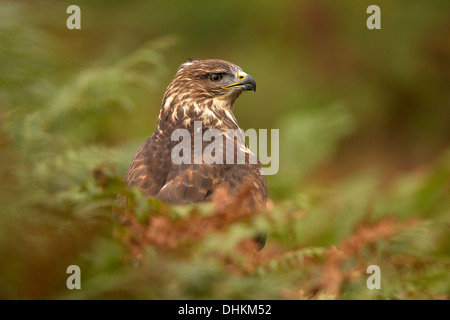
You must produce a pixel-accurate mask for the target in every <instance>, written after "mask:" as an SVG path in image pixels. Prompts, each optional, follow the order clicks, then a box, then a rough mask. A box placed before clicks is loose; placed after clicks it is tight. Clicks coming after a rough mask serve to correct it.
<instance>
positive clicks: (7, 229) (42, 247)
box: [0, 0, 450, 299]
mask: <svg viewBox="0 0 450 320" xmlns="http://www.w3.org/2000/svg"><path fill="white" fill-rule="evenodd" d="M76 4H77V5H79V6H80V8H81V16H82V22H81V24H82V29H81V30H68V29H67V28H66V24H65V21H66V19H67V17H68V16H69V15H68V14H67V13H66V8H67V6H68V4H67V3H64V2H61V1H58V2H54V1H39V2H38V3H34V2H33V5H30V2H29V1H28V2H27V1H2V2H1V3H0V125H1V126H0V158H1V162H0V179H1V183H0V203H1V204H2V206H1V209H0V299H122V298H125V299H448V298H449V294H450V273H449V272H448V270H449V268H450V257H449V252H450V239H449V234H450V233H449V226H450V127H449V125H448V123H449V119H450V113H449V112H450V108H449V106H450V91H449V90H448V88H449V83H450V82H449V80H450V79H449V75H450V42H449V41H448V34H449V31H450V30H449V27H450V24H449V21H450V17H449V12H450V11H449V9H450V8H449V7H450V3H448V2H445V1H435V2H426V1H421V2H414V3H409V2H408V3H404V2H398V3H397V2H389V3H388V2H386V1H382V0H380V1H379V5H380V7H381V10H382V29H381V30H372V31H371V30H368V29H367V28H366V25H365V20H366V18H367V16H368V15H367V14H366V8H367V6H368V5H370V4H373V3H372V2H370V3H369V2H368V1H359V2H358V3H355V2H353V1H339V2H336V1H332V0H323V1H312V0H308V1H294V0H292V1H280V2H279V3H278V2H277V3H275V2H273V1H270V2H269V1H260V2H258V5H255V3H253V2H242V1H239V2H236V1H228V2H212V1H206V2H205V1H197V0H195V1H189V2H188V1H176V4H174V5H173V6H168V5H167V3H166V2H162V1H154V2H152V1H134V2H133V3H132V4H127V5H124V4H122V3H120V5H119V3H111V2H110V1H106V0H101V1H95V2H92V1H77V3H76ZM175 6H176V7H177V10H174V7H175ZM186 58H221V59H225V60H229V61H231V62H234V63H236V64H238V65H240V66H241V67H242V68H243V69H244V70H245V71H246V72H248V73H250V74H251V75H252V76H253V77H254V78H255V79H256V81H257V83H258V91H257V92H256V93H254V94H253V93H252V94H246V95H243V96H242V97H240V98H239V100H238V102H237V105H236V111H235V113H236V117H237V119H238V120H239V123H240V125H241V127H242V128H244V129H247V128H267V129H271V128H276V129H279V130H280V170H279V172H278V174H276V175H274V176H270V177H268V185H269V197H270V199H271V200H270V205H269V208H268V210H267V211H266V212H262V213H261V214H259V215H256V216H253V217H248V216H246V215H243V214H241V213H240V212H239V203H230V204H227V205H226V206H224V207H221V208H215V207H213V206H210V205H192V206H184V207H178V206H169V205H167V204H164V203H161V202H159V201H157V200H155V199H147V198H145V197H143V195H142V194H141V193H140V192H139V191H138V190H126V188H125V186H124V183H123V181H122V178H123V176H124V173H125V171H126V169H127V167H128V165H129V164H130V162H131V159H132V157H133V155H134V152H135V151H136V149H137V148H138V146H139V145H140V143H141V142H142V141H144V140H145V139H146V138H147V137H148V136H149V135H150V134H151V133H152V132H153V130H154V127H155V126H156V119H157V115H158V112H159V107H160V102H161V98H162V95H163V93H164V90H165V87H166V85H167V84H168V83H169V81H170V79H171V77H172V76H173V74H174V72H175V70H176V68H177V66H178V65H179V64H181V63H182V62H184V61H185V60H186ZM116 194H126V195H127V196H128V197H129V198H130V199H131V201H130V206H129V207H128V208H127V210H126V212H125V213H124V214H125V217H126V218H125V219H124V218H123V217H119V216H117V215H115V214H113V212H112V211H113V210H112V209H113V206H114V199H115V195H116ZM257 230H266V231H267V233H268V240H267V244H266V247H265V248H264V249H263V250H262V251H260V252H256V251H255V250H254V248H253V246H251V244H250V242H249V239H250V238H251V237H252V235H253V234H254V232H255V231H257ZM74 264H75V265H78V266H80V268H81V279H82V280H81V290H68V289H67V287H66V279H67V277H68V276H69V275H68V274H67V273H66V269H67V267H68V266H69V265H74ZM369 265H378V266H379V267H380V269H381V289H380V290H376V289H375V290H369V289H368V288H367V286H366V280H367V278H368V277H369V274H367V273H366V269H367V267H368V266H369Z"/></svg>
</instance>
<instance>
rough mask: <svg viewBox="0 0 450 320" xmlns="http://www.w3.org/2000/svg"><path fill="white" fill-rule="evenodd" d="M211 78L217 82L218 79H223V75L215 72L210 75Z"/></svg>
mask: <svg viewBox="0 0 450 320" xmlns="http://www.w3.org/2000/svg"><path fill="white" fill-rule="evenodd" d="M209 79H210V80H211V81H213V82H217V81H220V80H222V75H221V74H220V73H213V74H212V75H211V76H210V77H209Z"/></svg>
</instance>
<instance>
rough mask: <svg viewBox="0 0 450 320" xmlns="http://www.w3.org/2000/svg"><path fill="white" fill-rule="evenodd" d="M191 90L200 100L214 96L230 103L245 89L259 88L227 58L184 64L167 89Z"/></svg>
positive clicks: (192, 95) (187, 91) (213, 97)
mask: <svg viewBox="0 0 450 320" xmlns="http://www.w3.org/2000/svg"><path fill="white" fill-rule="evenodd" d="M171 87H173V89H176V91H177V93H181V94H184V93H189V94H190V95H191V97H194V98H195V100H196V101H197V102H201V101H204V100H209V99H214V100H222V101H224V102H226V103H228V104H230V105H231V106H232V105H233V103H234V101H235V100H236V99H237V98H238V97H239V95H240V94H241V93H242V91H244V90H252V91H256V83H255V80H254V79H253V78H252V77H251V76H250V75H249V74H247V73H245V72H244V71H243V70H242V69H241V68H240V67H238V66H237V65H235V64H232V63H230V62H228V61H224V60H217V59H209V60H189V61H188V62H186V63H183V64H182V65H181V66H180V67H179V68H178V72H177V74H176V75H175V77H174V79H173V80H172V83H171V85H170V86H169V88H168V89H171Z"/></svg>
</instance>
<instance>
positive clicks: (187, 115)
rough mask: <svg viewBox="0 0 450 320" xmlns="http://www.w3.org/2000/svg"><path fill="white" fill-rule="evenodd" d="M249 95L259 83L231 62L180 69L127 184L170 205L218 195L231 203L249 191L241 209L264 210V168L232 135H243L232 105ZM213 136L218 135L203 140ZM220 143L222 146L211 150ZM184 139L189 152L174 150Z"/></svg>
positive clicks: (201, 63) (210, 61)
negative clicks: (220, 141) (154, 128)
mask: <svg viewBox="0 0 450 320" xmlns="http://www.w3.org/2000/svg"><path fill="white" fill-rule="evenodd" d="M247 90H248V91H256V83H255V80H254V79H253V78H252V77H251V76H250V75H249V74H246V73H245V72H244V71H243V70H242V69H241V68H240V67H238V66H237V65H234V64H232V63H230V62H227V61H224V60H217V59H208V60H188V61H187V62H186V63H183V64H181V65H180V67H179V68H178V71H177V73H176V74H175V77H174V78H173V80H172V81H171V82H170V84H169V86H168V87H167V89H166V92H165V94H164V97H163V100H162V106H161V111H160V113H159V118H158V123H157V127H156V130H155V131H154V133H153V134H152V135H151V137H149V138H148V139H147V140H146V141H145V142H144V143H143V144H142V145H141V146H140V147H139V148H138V150H137V151H136V154H135V155H134V158H133V161H132V163H131V165H130V167H129V168H128V171H127V173H126V175H125V181H126V183H127V184H129V185H132V186H136V187H138V188H139V189H141V190H142V191H143V193H144V194H145V195H147V196H148V197H154V198H157V199H160V200H161V201H164V202H167V203H170V204H185V203H201V202H209V201H211V200H212V199H214V202H216V201H217V199H215V198H214V196H215V195H216V196H217V194H220V191H219V190H222V191H223V190H225V191H226V194H227V195H228V196H229V197H231V198H233V197H238V195H239V192H240V190H241V189H242V188H244V187H245V188H247V189H248V192H246V196H245V197H244V198H243V199H240V200H239V201H241V203H240V209H242V210H243V211H247V212H257V211H261V210H262V209H264V208H265V207H266V206H267V185H266V179H265V176H264V175H263V174H262V168H261V165H260V163H259V161H258V160H255V159H256V157H255V156H254V155H253V154H252V153H251V151H250V150H249V149H248V148H247V146H246V144H245V139H242V136H241V137H239V133H238V134H235V135H232V134H231V133H232V132H238V131H239V130H240V128H239V125H238V123H237V121H236V118H235V117H234V115H233V108H234V103H235V101H236V99H237V98H238V97H239V96H240V94H241V93H242V92H243V91H247ZM180 130H181V132H182V133H184V135H181V134H179V132H180ZM211 132H214V133H215V135H213V136H212V135H211V134H209V138H205V137H206V136H208V133H211ZM239 132H240V131H239ZM186 134H187V135H186ZM240 134H241V135H242V133H240ZM198 138H200V142H198ZM196 139H197V140H196ZM220 139H223V143H222V144H221V145H220V144H215V146H218V147H216V148H211V143H212V142H218V140H220ZM183 140H185V141H184V143H185V146H186V145H187V146H188V147H189V149H182V150H179V149H176V148H179V144H180V143H182V142H183ZM208 145H209V147H208ZM177 146H178V147H177ZM211 149H213V150H211ZM186 150H189V151H186ZM186 153H187V154H186ZM239 154H243V155H244V157H243V160H242V159H239V157H238V155H239ZM174 157H177V159H178V158H179V157H181V159H184V160H186V161H181V162H180V161H178V160H179V159H178V160H177V161H175V160H176V159H174ZM250 159H253V160H254V161H251V160H250ZM240 160H241V161H240ZM219 201H220V199H219Z"/></svg>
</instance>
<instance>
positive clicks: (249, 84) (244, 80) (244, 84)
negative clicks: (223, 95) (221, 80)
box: [222, 71, 256, 91]
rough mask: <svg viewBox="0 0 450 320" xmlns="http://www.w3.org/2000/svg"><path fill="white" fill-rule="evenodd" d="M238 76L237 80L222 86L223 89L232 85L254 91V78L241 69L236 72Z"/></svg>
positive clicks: (232, 86)
mask: <svg viewBox="0 0 450 320" xmlns="http://www.w3.org/2000/svg"><path fill="white" fill-rule="evenodd" d="M238 77H239V79H240V81H239V82H236V83H233V84H230V85H228V86H225V87H222V88H223V89H231V88H234V87H239V88H242V90H253V91H256V82H255V79H253V77H252V76H251V75H249V74H246V73H245V72H243V71H239V72H238Z"/></svg>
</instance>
